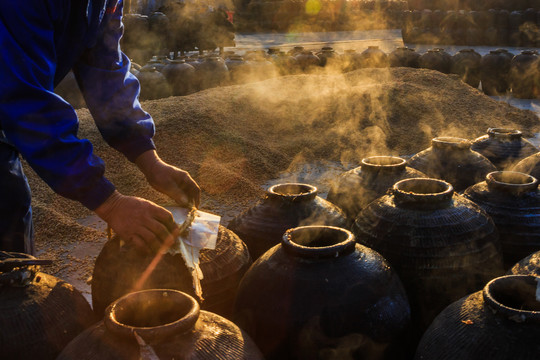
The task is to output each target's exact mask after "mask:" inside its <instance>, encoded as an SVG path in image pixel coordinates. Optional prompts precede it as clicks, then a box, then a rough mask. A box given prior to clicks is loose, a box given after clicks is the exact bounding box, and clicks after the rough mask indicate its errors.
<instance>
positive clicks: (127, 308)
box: [114, 293, 191, 327]
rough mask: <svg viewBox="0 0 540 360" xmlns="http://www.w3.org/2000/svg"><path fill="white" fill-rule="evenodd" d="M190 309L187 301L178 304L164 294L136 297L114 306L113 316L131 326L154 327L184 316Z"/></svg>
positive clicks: (121, 322)
mask: <svg viewBox="0 0 540 360" xmlns="http://www.w3.org/2000/svg"><path fill="white" fill-rule="evenodd" d="M190 310H191V306H190V304H189V303H187V302H186V303H182V304H178V302H177V301H175V300H173V299H171V298H170V297H169V296H167V295H166V293H164V295H162V296H159V297H155V298H154V299H148V298H142V297H138V298H135V299H133V300H131V301H126V302H125V303H122V304H120V306H119V307H117V308H116V311H115V314H114V315H115V318H116V320H117V321H118V322H119V323H120V324H123V325H126V326H131V327H156V326H163V325H167V324H171V323H173V322H175V321H177V320H178V319H181V318H183V317H184V316H186V315H187V314H188V313H189V311H190Z"/></svg>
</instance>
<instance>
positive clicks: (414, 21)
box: [402, 8, 540, 47]
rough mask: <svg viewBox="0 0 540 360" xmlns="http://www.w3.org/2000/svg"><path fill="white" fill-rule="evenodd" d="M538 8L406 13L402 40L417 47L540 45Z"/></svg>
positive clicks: (416, 11) (425, 10) (426, 10)
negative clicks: (431, 45) (430, 45)
mask: <svg viewBox="0 0 540 360" xmlns="http://www.w3.org/2000/svg"><path fill="white" fill-rule="evenodd" d="M537 9H538V8H536V9H534V8H529V9H527V10H525V11H520V10H515V11H511V12H509V11H508V10H501V9H489V10H487V11H486V10H483V11H474V10H472V11H468V10H459V11H456V10H448V11H445V10H440V9H438V10H429V9H424V10H421V11H420V10H412V11H411V10H407V11H405V12H404V13H403V15H404V23H403V27H402V34H403V40H404V41H405V42H406V43H416V44H447V45H490V46H495V45H499V46H516V47H519V46H523V47H534V46H539V45H540V11H539V10H537Z"/></svg>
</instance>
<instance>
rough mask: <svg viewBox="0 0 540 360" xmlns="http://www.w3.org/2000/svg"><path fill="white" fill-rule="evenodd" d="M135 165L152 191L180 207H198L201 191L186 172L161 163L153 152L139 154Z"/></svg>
mask: <svg viewBox="0 0 540 360" xmlns="http://www.w3.org/2000/svg"><path fill="white" fill-rule="evenodd" d="M135 164H137V166H138V167H139V169H140V170H141V171H142V173H143V174H144V175H145V176H146V180H148V183H149V184H150V185H152V187H153V188H154V189H156V190H157V191H159V192H161V193H163V194H165V195H168V196H170V197H171V198H172V199H174V200H175V201H176V202H177V203H178V205H180V206H184V207H192V206H196V207H199V203H200V201H201V189H200V188H199V185H197V183H196V182H195V180H193V179H192V178H191V176H190V175H189V173H188V172H187V171H184V170H182V169H179V168H177V167H174V166H171V165H169V164H167V163H165V162H163V161H162V160H161V159H160V158H159V156H158V155H157V153H156V151H155V150H150V151H146V152H144V153H143V154H141V155H140V156H139V157H138V158H137V160H135Z"/></svg>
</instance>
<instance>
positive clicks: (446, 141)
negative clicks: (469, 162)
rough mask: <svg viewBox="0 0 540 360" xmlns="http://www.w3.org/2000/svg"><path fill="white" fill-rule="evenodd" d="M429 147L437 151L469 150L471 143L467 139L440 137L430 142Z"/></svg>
mask: <svg viewBox="0 0 540 360" xmlns="http://www.w3.org/2000/svg"><path fill="white" fill-rule="evenodd" d="M431 146H433V147H434V148H438V149H463V150H466V149H470V147H471V142H470V141H469V140H467V139H462V138H457V137H450V136H442V137H436V138H434V139H432V140H431Z"/></svg>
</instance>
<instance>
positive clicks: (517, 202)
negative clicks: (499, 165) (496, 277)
mask: <svg viewBox="0 0 540 360" xmlns="http://www.w3.org/2000/svg"><path fill="white" fill-rule="evenodd" d="M463 195H464V196H465V197H466V198H467V199H469V200H471V201H474V202H475V203H476V204H477V205H478V206H480V207H481V208H482V209H484V211H485V212H486V213H488V215H489V216H491V219H492V220H493V222H494V223H495V225H496V226H497V229H498V230H499V238H500V241H501V245H502V250H503V257H504V262H505V266H506V268H509V267H510V266H512V265H513V264H515V263H516V262H517V261H519V260H520V259H523V258H524V257H525V256H527V255H529V254H531V253H532V252H534V251H538V250H540V191H539V190H538V180H537V179H535V178H534V177H532V176H530V175H527V174H523V173H518V172H512V171H496V172H492V173H489V174H488V175H487V176H486V181H483V182H481V183H478V184H476V185H473V186H471V187H469V188H468V189H467V190H465V192H464V193H463Z"/></svg>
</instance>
